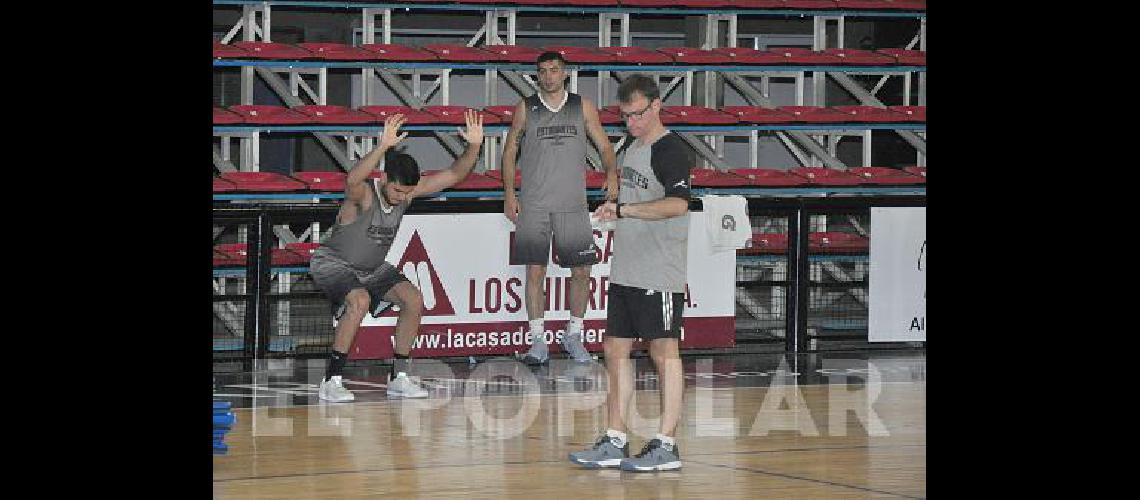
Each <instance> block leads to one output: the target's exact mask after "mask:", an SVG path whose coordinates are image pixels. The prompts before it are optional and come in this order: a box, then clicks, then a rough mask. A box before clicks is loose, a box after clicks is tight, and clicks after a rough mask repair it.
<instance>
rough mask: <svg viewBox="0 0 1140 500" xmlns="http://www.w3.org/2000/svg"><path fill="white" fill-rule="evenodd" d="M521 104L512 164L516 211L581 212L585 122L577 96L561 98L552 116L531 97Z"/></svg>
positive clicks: (583, 208) (584, 188) (580, 101)
mask: <svg viewBox="0 0 1140 500" xmlns="http://www.w3.org/2000/svg"><path fill="white" fill-rule="evenodd" d="M523 101H524V102H525V103H526V126H525V127H524V128H523V133H522V138H521V143H522V145H521V148H520V155H519V161H518V168H519V171H520V172H521V173H522V186H520V190H521V194H520V196H519V202H520V204H521V205H522V209H524V210H526V209H530V210H537V211H544V212H577V211H581V210H586V180H585V177H584V174H585V170H586V121H585V118H584V117H583V115H582V96H579V95H578V94H571V93H569V92H567V93H566V103H565V104H563V106H562V109H560V110H558V112H557V113H555V112H552V111H550V110H549V109H547V107H546V105H544V104H543V103H542V101H541V100H540V99H539V96H538V94H537V93H536V94H534V95H532V96H530V97H527V98H526V99H524V100H523Z"/></svg>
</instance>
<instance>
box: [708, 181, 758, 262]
mask: <svg viewBox="0 0 1140 500" xmlns="http://www.w3.org/2000/svg"><path fill="white" fill-rule="evenodd" d="M701 202H702V203H703V204H704V207H705V227H706V229H707V230H708V235H709V242H710V243H712V247H713V253H719V252H723V251H727V250H736V249H738V248H744V247H745V245H747V244H748V241H749V240H751V239H752V222H751V221H749V220H748V202H747V201H746V200H745V199H744V197H743V196H740V195H728V196H721V195H715V194H710V195H705V196H702V197H701Z"/></svg>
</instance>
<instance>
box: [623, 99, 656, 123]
mask: <svg viewBox="0 0 1140 500" xmlns="http://www.w3.org/2000/svg"><path fill="white" fill-rule="evenodd" d="M651 106H653V101H649V104H646V105H645V107H644V108H641V111H634V112H632V113H626V112H624V111H619V112H618V116H621V119H622V120H626V119H628V118H630V117H634V116H636V117H638V118H641V116H642V115H644V114H645V112H646V111H649V108H650V107H651Z"/></svg>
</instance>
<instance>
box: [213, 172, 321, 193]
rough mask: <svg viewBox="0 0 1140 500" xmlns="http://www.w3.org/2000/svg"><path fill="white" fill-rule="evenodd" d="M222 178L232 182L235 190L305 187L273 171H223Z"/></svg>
mask: <svg viewBox="0 0 1140 500" xmlns="http://www.w3.org/2000/svg"><path fill="white" fill-rule="evenodd" d="M221 177H222V179H223V180H226V181H229V182H232V183H233V184H234V187H235V191H254V192H288V191H300V190H302V189H305V184H304V183H302V182H300V181H298V180H296V179H290V178H289V177H286V176H284V175H281V174H278V173H273V172H223V173H222V175H221Z"/></svg>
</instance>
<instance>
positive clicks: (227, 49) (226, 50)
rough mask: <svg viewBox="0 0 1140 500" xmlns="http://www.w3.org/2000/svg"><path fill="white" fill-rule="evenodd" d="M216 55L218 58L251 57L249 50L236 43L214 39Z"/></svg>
mask: <svg viewBox="0 0 1140 500" xmlns="http://www.w3.org/2000/svg"><path fill="white" fill-rule="evenodd" d="M214 57H215V58H218V59H226V58H230V59H241V58H245V57H249V51H247V50H245V49H243V48H241V47H238V46H235V45H231V44H228V43H222V42H219V41H217V40H214Z"/></svg>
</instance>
